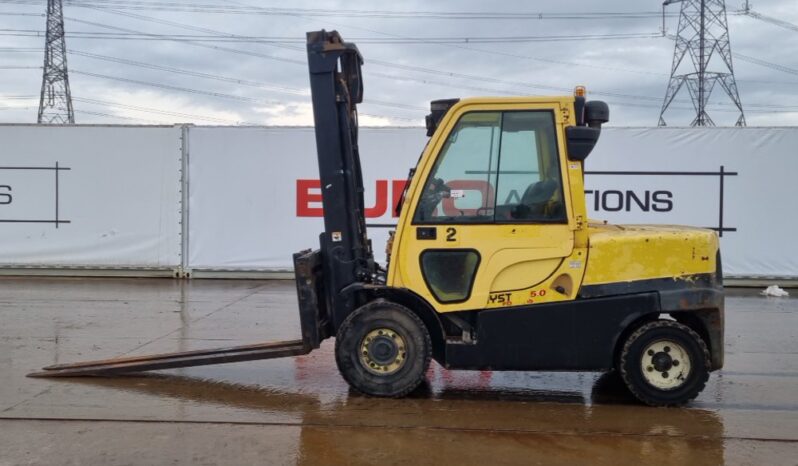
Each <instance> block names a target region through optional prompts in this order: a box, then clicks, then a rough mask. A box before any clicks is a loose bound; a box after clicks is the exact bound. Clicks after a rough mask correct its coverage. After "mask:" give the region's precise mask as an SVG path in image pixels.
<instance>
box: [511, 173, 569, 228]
mask: <svg viewBox="0 0 798 466" xmlns="http://www.w3.org/2000/svg"><path fill="white" fill-rule="evenodd" d="M559 186H560V183H559V182H558V181H557V180H554V179H552V178H547V179H545V180H541V181H537V182H535V183H532V184H530V185H529V186H528V187H527V188H526V190H524V195H523V196H521V202H520V204H519V205H518V206H517V207H516V208H515V209H514V210H513V218H516V219H526V220H541V219H552V218H558V217H561V216H562V213H563V212H562V193H561V191H560V190H559V189H558V188H559Z"/></svg>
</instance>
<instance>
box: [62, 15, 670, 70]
mask: <svg viewBox="0 0 798 466" xmlns="http://www.w3.org/2000/svg"><path fill="white" fill-rule="evenodd" d="M239 3H240V2H239ZM247 6H250V5H247ZM86 8H91V9H94V10H96V11H101V12H106V13H111V14H114V15H118V16H125V17H128V18H134V19H138V20H141V21H146V22H151V23H157V24H163V25H167V26H171V27H176V28H180V29H186V30H193V31H198V32H206V33H210V34H217V35H219V36H223V37H237V36H238V35H237V34H232V33H227V32H223V31H218V30H214V29H208V28H198V27H196V26H192V25H187V24H183V23H178V22H175V21H168V20H163V19H159V18H153V17H151V16H146V15H141V14H137V13H131V12H125V11H117V10H112V9H103V8H95V7H89V6H87V7H86ZM253 8H259V7H253ZM293 16H297V15H293ZM68 19H69V18H68ZM334 25H336V26H344V27H348V28H352V29H358V30H362V31H366V32H371V33H375V34H379V35H383V36H388V37H394V38H406V36H401V35H398V34H389V33H386V32H382V31H376V30H373V29H368V28H363V27H358V26H350V25H341V24H334ZM115 29H117V30H119V28H115ZM126 31H127V32H139V33H141V31H132V30H129V29H127V30H126ZM189 43H191V42H189ZM196 44H199V43H196ZM203 45H205V46H207V47H213V46H212V45H210V44H203ZM263 45H269V46H272V47H278V48H285V49H290V50H295V51H299V52H302V53H304V52H305V48H304V47H297V46H293V45H288V44H263ZM437 45H440V46H443V47H450V48H457V49H461V50H468V51H475V52H479V53H485V54H489V55H494V56H496V55H498V56H504V57H508V58H520V59H525V60H532V61H537V62H541V63H548V64H556V65H567V66H583V67H587V68H595V69H602V70H608V71H622V72H627V73H634V74H644V75H654V76H664V74H663V73H657V72H651V71H648V70H641V69H627V68H619V67H611V66H605V65H595V64H589V63H578V62H569V61H564V60H558V59H551V58H541V57H532V56H528V55H521V54H516V53H510V52H502V51H498V50H484V49H479V48H473V47H467V46H465V45H457V44H437ZM217 50H222V49H217ZM224 50H225V51H228V52H232V51H233V50H234V49H224ZM236 53H240V52H236ZM244 53H246V52H244ZM267 57H269V56H267ZM267 57H264V58H267ZM275 59H278V60H281V61H293V62H296V63H301V64H302V65H303V66H304V65H305V61H304V60H302V61H299V60H290V59H283V58H275ZM376 62H377V61H375V60H373V59H370V60H369V63H376ZM380 63H382V64H387V63H388V62H385V61H381V62H380ZM385 66H390V65H385Z"/></svg>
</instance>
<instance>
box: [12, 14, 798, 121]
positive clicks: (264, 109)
mask: <svg viewBox="0 0 798 466" xmlns="http://www.w3.org/2000/svg"><path fill="white" fill-rule="evenodd" d="M216 3H219V4H224V5H229V6H230V7H233V6H241V5H242V4H243V5H257V4H258V3H257V2H255V1H254V0H241V1H223V0H218V1H217V2H216ZM660 4H661V2H660V1H656V2H643V3H641V2H633V3H630V2H628V1H621V0H604V1H602V2H594V1H587V0H582V1H577V0H558V1H554V0H540V1H537V2H534V3H530V2H528V1H521V0H515V1H505V2H501V3H499V4H495V5H492V6H491V8H490V9H487V8H486V6H485V3H484V2H482V1H477V0H461V1H454V0H441V1H438V2H436V3H435V4H434V6H429V4H428V2H422V1H420V0H418V1H416V0H410V1H406V2H402V3H401V4H390V5H388V6H379V7H376V6H374V4H373V2H367V1H365V0H348V1H346V2H343V1H337V2H328V3H327V4H325V6H324V8H327V9H331V10H332V9H335V8H339V9H341V10H375V9H386V10H387V9H391V10H404V11H430V10H436V11H461V12H474V11H493V12H496V11H499V12H501V11H527V12H537V11H540V12H544V13H545V12H563V13H566V12H567V13H585V12H623V11H627V12H629V11H657V10H658V9H659V6H660ZM530 5H534V6H530ZM280 7H282V8H297V9H301V8H305V9H312V8H320V7H319V6H318V5H317V2H313V1H311V0H294V1H292V2H290V3H285V4H282V5H280ZM727 7H728V9H729V11H730V12H733V10H735V9H736V8H738V5H737V4H736V3H735V2H728V3H727ZM755 7H756V8H760V7H761V13H763V14H767V15H769V16H775V17H778V18H779V19H782V20H784V21H790V22H793V23H798V9H796V8H795V5H794V0H773V1H771V2H768V3H767V4H762V5H759V4H757V5H755ZM678 8H679V5H678V4H675V5H672V6H670V7H669V9H671V10H670V11H672V12H676V11H678ZM42 9H43V6H42V5H23V4H20V5H11V4H6V5H0V13H2V12H39V11H40V10H42ZM533 9H534V11H533ZM65 15H66V17H67V18H68V19H67V20H66V25H65V26H66V30H67V32H71V33H74V32H89V31H92V32H102V33H108V32H114V31H116V32H121V31H119V30H117V29H113V28H121V29H124V30H127V31H140V32H144V33H149V34H156V35H158V34H161V35H162V34H169V35H174V34H191V35H197V34H213V33H214V32H213V31H218V32H220V33H227V34H237V35H250V36H279V37H286V38H297V39H298V40H299V41H301V40H302V39H303V38H304V34H305V32H306V31H309V30H314V29H320V28H326V29H338V30H339V31H340V32H341V33H342V34H343V35H344V37H345V38H384V37H389V38H390V37H394V38H395V37H447V36H449V37H451V36H457V37H463V36H467V37H487V36H552V35H560V36H563V35H586V34H629V33H646V34H656V33H657V32H658V31H659V29H660V27H661V19H660V18H659V17H658V16H657V15H652V16H648V17H642V18H637V19H604V18H590V19H558V20H554V19H552V20H539V19H529V18H527V19H523V20H515V19H514V20H442V19H425V18H421V17H413V18H402V19H389V18H375V17H342V16H338V15H326V16H308V15H304V16H303V15H301V14H298V15H288V16H272V15H259V14H247V15H233V14H208V13H198V12H170V11H163V10H119V11H112V10H107V9H94V8H84V7H79V6H76V5H74V4H67V5H66V6H65ZM86 22H89V23H95V24H87V23H86ZM43 23H44V20H43V18H40V17H20V16H3V15H0V28H7V29H39V30H40V29H43V27H44V24H43ZM180 24H182V25H183V26H180ZM729 24H730V31H731V44H732V50H733V51H734V52H735V53H739V54H743V55H747V56H753V57H756V58H758V59H760V60H765V61H768V62H772V63H778V64H780V65H782V66H786V67H788V68H791V69H798V55H796V54H788V53H784V51H785V50H795V49H796V48H798V33H796V32H794V31H790V30H787V29H784V28H779V27H777V26H774V25H772V24H768V23H765V22H762V21H757V20H755V19H753V18H749V17H744V16H739V15H733V14H730V15H729ZM667 27H668V31H669V32H671V33H673V32H674V31H675V30H676V19H675V18H669V19H668V22H667ZM42 43H43V39H42V38H36V37H32V38H31V37H13V36H9V37H5V38H4V45H3V47H6V48H7V47H26V48H27V47H34V48H41V47H42V45H43V44H42ZM67 47H68V48H69V49H70V50H75V51H81V52H88V53H90V54H94V55H104V56H110V57H116V58H119V59H123V60H128V61H131V60H132V61H135V62H139V65H134V64H131V63H124V62H123V63H119V62H111V61H107V60H105V61H104V60H101V59H97V58H92V57H89V56H85V55H77V54H71V55H69V57H68V58H69V67H70V69H72V70H74V71H75V73H73V74H72V75H71V77H70V79H71V85H72V92H73V95H74V96H75V97H76V99H84V100H83V101H78V100H76V101H75V109H76V111H77V112H78V114H77V120H78V122H82V123H104V122H105V123H109V122H131V121H133V122H135V121H137V119H138V121H140V122H149V121H158V122H163V121H166V122H186V121H187V118H189V120H188V121H192V122H195V123H198V124H203V123H204V124H228V123H227V122H230V123H229V124H235V123H238V122H247V123H260V124H274V125H310V124H312V112H311V111H310V104H309V97H308V95H307V88H308V77H307V67H306V65H305V61H306V55H305V51H304V47H303V45H302V44H301V43H298V42H294V43H283V44H254V43H241V42H227V43H218V42H202V43H200V44H194V43H190V42H187V41H185V40H179V41H166V40H158V41H153V40H149V41H132V40H110V39H108V40H97V39H80V38H69V39H68V42H67ZM673 47H674V44H673V42H672V41H671V40H668V39H666V38H636V39H623V40H583V41H561V42H515V43H500V44H436V45H433V44H374V43H365V42H363V43H361V45H360V48H361V51H362V52H363V54H364V56H365V61H366V64H365V68H364V72H365V77H366V82H365V86H366V95H365V103H364V104H363V105H362V106H361V118H360V121H361V124H364V125H385V124H390V125H407V124H416V125H421V124H422V123H423V117H424V114H425V113H426V112H427V111H426V109H427V108H428V105H429V104H428V103H429V101H430V100H434V99H438V98H446V97H465V96H474V95H486V94H488V95H489V94H493V95H497V94H498V95H506V94H508V93H509V94H553V93H559V94H562V93H570V89H572V88H573V86H575V85H579V84H581V85H585V86H587V88H588V93H589V97H591V98H596V99H598V98H601V99H603V100H606V101H607V102H608V103H609V104H610V106H611V109H612V121H611V124H613V125H620V126H651V125H655V124H656V122H657V117H658V115H659V109H660V106H661V103H662V98H663V96H664V93H665V89H666V87H667V82H668V75H669V72H670V66H671V57H672V54H673ZM0 60H2V62H3V64H4V65H6V66H13V65H20V66H39V65H41V62H42V53H41V52H19V53H10V52H2V51H0ZM140 63H146V64H151V65H154V66H151V67H142V66H140ZM734 65H735V72H736V75H737V78H738V80H739V82H738V87H739V89H740V95H741V100H742V102H743V104H744V106H746V112H747V117H748V121H749V124H761V125H788V124H793V125H794V124H796V123H798V117H797V116H796V113H795V112H792V110H798V96H796V93H795V91H794V89H796V86H795V84H796V83H797V82H798V78H796V76H795V75H794V74H789V73H785V72H780V71H776V70H773V69H769V68H765V67H763V66H760V65H756V64H753V63H750V62H746V61H743V60H735V62H734ZM165 68H170V69H172V71H169V70H167V69H165ZM174 69H177V70H181V71H182V72H183V73H176V72H174ZM78 72H84V73H86V72H88V73H92V74H96V75H104V76H112V77H116V78H124V79H129V80H132V81H139V82H140V83H135V82H120V81H118V80H112V79H109V78H103V77H96V76H87V75H85V74H78ZM186 72H187V73H186ZM236 80H241V81H240V82H236ZM141 82H143V83H150V84H149V85H147V84H141ZM40 83H41V71H40V70H13V71H12V70H3V71H2V74H0V92H2V93H3V95H6V96H14V95H38V93H39V87H40V85H41V84H40ZM157 85H162V86H169V87H168V88H159V87H157ZM175 88H185V89H189V90H188V91H187V90H176V89H175ZM190 90H196V91H202V93H194V92H191V91H190ZM86 99H93V100H95V101H97V100H102V101H107V102H116V103H121V104H123V105H128V106H138V107H141V108H143V107H147V108H150V109H151V110H143V109H141V108H140V109H138V110H137V109H132V108H124V107H121V106H119V105H117V106H113V105H109V104H101V103H96V102H95V103H88V102H87V101H86ZM34 100H37V99H34ZM370 101H372V102H375V101H379V102H381V103H382V104H381V105H375V104H373V103H369V102H370ZM2 102H3V101H2V100H0V106H10V105H12V104H5V103H2ZM727 102H728V101H727V100H726V99H724V98H723V95H722V94H721V93H720V92H718V89H715V92H714V93H713V96H712V98H711V106H710V115H711V116H712V117H713V119H715V121H716V122H718V123H721V124H730V123H733V120H734V119H735V118H736V116H735V115H734V113H733V112H729V111H728V110H730V109H729V107H728V105H727ZM386 104H387V105H386ZM391 104H395V105H393V106H391ZM13 105H22V103H21V102H20V101H15V102H13ZM25 105H26V106H27V107H31V106H33V107H35V106H36V105H37V102H34V103H33V104H30V103H26V104H25ZM690 108H691V105H690V102H689V99H688V97H687V95H686V94H680V95H679V96H678V98H677V102H675V103H674V104H673V109H672V111H670V112H669V113H668V115H667V120H668V122H669V124H674V125H685V124H688V123H689V121H690V120H691V119H692V118H691V117H692V112H691V110H690ZM152 109H155V110H160V112H157V111H153V110H152ZM87 112H92V113H93V114H92V113H87ZM169 113H172V114H174V113H179V114H186V115H195V116H196V117H197V118H191V117H184V116H179V115H170V114H169ZM99 114H104V115H99ZM105 115H111V117H109V116H105ZM200 117H205V118H208V119H202V118H200ZM35 119H36V110H35V108H28V109H27V110H0V121H6V122H19V121H22V122H34V121H35ZM128 119H132V120H128Z"/></svg>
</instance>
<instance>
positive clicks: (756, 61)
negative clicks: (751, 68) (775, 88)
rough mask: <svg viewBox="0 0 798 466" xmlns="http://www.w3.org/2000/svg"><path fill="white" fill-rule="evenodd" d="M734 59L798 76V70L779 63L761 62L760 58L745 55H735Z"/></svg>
mask: <svg viewBox="0 0 798 466" xmlns="http://www.w3.org/2000/svg"><path fill="white" fill-rule="evenodd" d="M734 58H736V59H738V60H742V61H746V62H748V63H753V64H755V65H759V66H764V67H765V68H770V69H772V70H776V71H781V72H783V73H789V74H795V75H798V70H796V69H794V68H788V67H786V66H783V65H779V64H777V63H771V62H768V61H765V60H760V59H759V58H754V57H750V56H748V55H743V54H740V53H734Z"/></svg>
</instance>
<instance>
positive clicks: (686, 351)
mask: <svg viewBox="0 0 798 466" xmlns="http://www.w3.org/2000/svg"><path fill="white" fill-rule="evenodd" d="M619 369H620V371H621V376H622V377H623V380H624V382H625V383H626V385H627V386H628V387H629V390H631V392H632V393H633V394H634V395H635V396H636V397H637V399H639V400H640V401H642V402H643V403H646V404H648V405H651V406H679V405H682V404H684V403H687V402H688V401H690V400H692V399H693V398H695V397H696V396H698V394H699V393H701V391H702V390H703V389H704V386H705V385H706V382H707V379H708V378H709V370H710V360H709V349H708V348H707V345H706V343H704V340H703V339H702V338H701V337H700V336H699V335H698V334H697V333H696V332H694V331H693V330H692V329H690V328H689V327H687V326H686V325H682V324H680V323H678V322H674V321H671V320H655V321H653V322H649V323H647V324H645V325H643V326H641V327H640V328H639V329H637V330H636V331H635V332H633V333H632V334H631V335H630V336H629V338H628V339H627V340H626V342H625V344H624V346H623V351H622V352H621V358H620V361H619Z"/></svg>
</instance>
